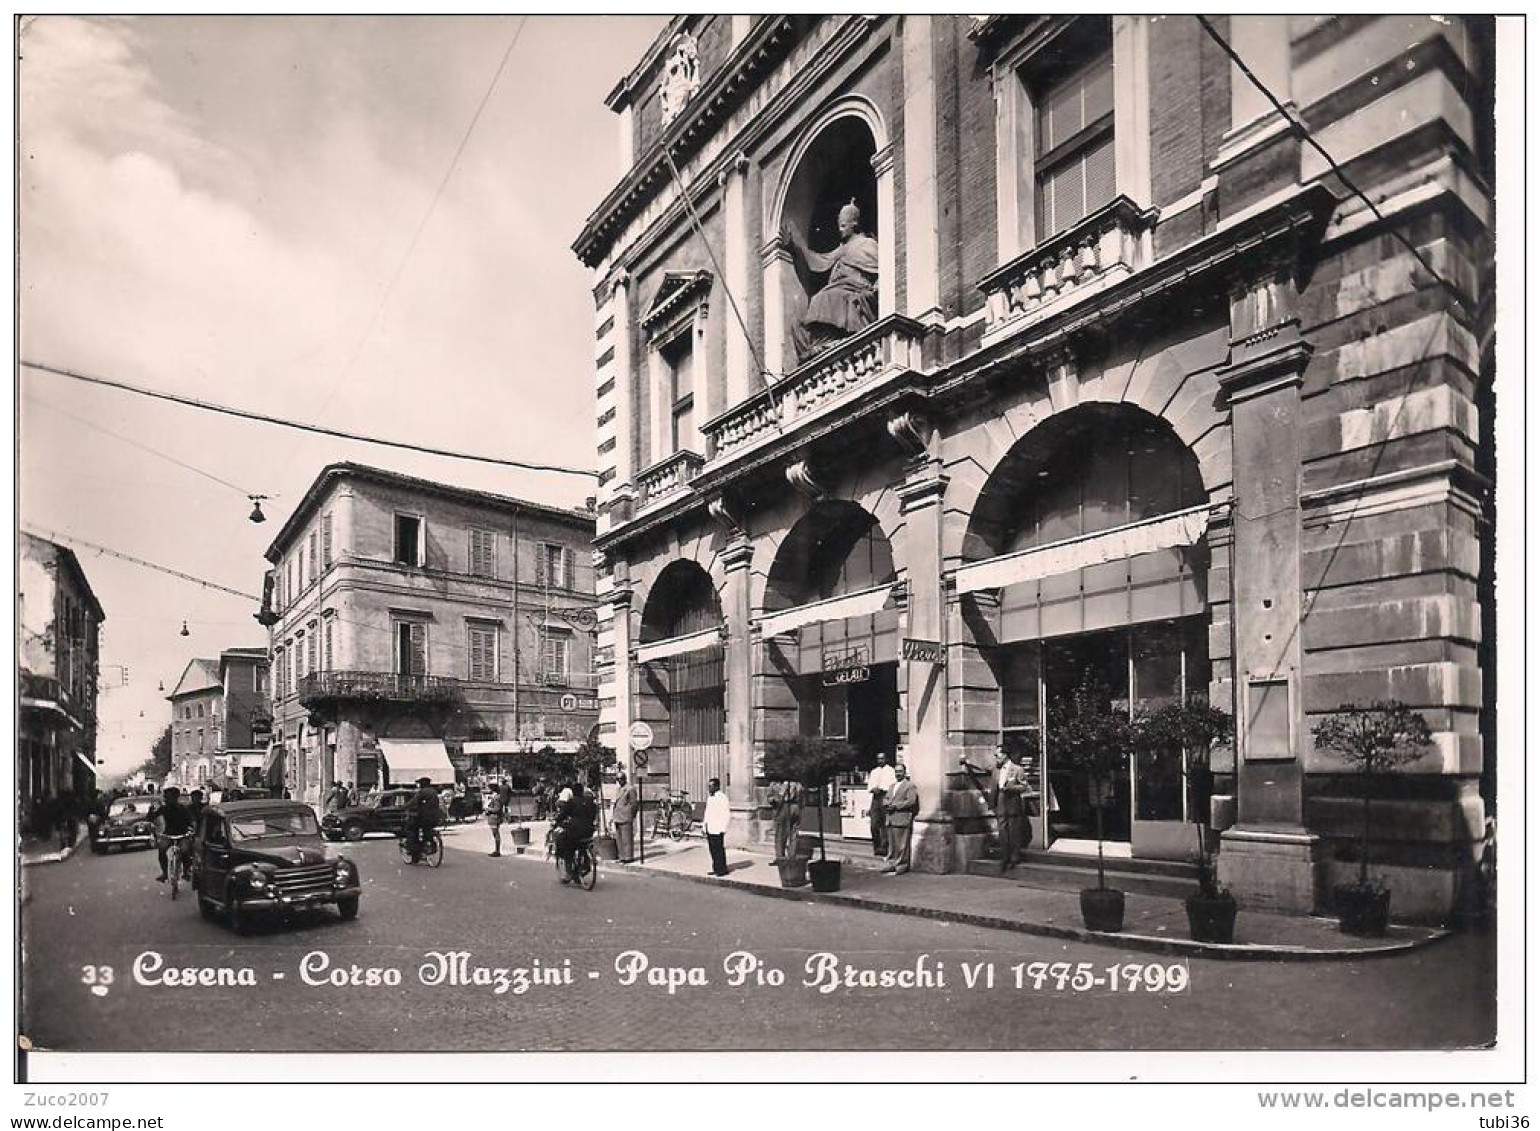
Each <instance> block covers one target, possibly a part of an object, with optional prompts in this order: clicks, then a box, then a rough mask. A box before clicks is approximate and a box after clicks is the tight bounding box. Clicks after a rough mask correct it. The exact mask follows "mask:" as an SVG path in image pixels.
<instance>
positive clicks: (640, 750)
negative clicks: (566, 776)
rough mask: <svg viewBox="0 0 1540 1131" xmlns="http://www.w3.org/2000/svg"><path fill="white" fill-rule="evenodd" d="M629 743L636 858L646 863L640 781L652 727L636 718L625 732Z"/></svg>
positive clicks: (645, 818)
mask: <svg viewBox="0 0 1540 1131" xmlns="http://www.w3.org/2000/svg"><path fill="white" fill-rule="evenodd" d="M626 737H627V739H628V740H629V742H630V744H631V765H632V768H633V772H634V773H635V774H636V816H637V829H636V831H637V834H638V835H637V838H636V848H637V854H638V855H637V859H638V861H639V862H640V863H642V864H645V863H647V811H646V809H645V808H644V806H643V805H642V781H643V775H644V774H645V772H646V766H647V761H648V759H647V751H648V750H649V749H650V748H651V746H652V728H651V727H650V726H648V725H647V724H646V723H644V722H642V720H640V719H638V720H637V721H636V722H634V723H632V724H631V730H630V731H629V732H628V734H627V736H626Z"/></svg>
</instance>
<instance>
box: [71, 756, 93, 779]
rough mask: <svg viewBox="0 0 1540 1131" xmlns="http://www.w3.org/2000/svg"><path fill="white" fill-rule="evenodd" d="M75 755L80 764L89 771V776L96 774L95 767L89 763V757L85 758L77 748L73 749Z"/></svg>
mask: <svg viewBox="0 0 1540 1131" xmlns="http://www.w3.org/2000/svg"><path fill="white" fill-rule="evenodd" d="M75 757H77V758H79V759H80V764H81V765H82V766H84V767H85V768H86V769H88V770H90V771H91V776H92V777H93V778H94V777H95V776H96V767H95V766H94V765H93V764H92V763H91V759H89V758H87V757H86V756H85V755H84V754H82V753H81V752H80V751H78V750H77V751H75Z"/></svg>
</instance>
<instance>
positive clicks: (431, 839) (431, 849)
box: [396, 829, 444, 868]
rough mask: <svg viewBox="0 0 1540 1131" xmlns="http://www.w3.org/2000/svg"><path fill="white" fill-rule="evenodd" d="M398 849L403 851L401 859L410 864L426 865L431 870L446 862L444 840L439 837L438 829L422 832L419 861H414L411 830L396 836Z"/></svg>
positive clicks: (403, 831) (405, 830) (404, 830)
mask: <svg viewBox="0 0 1540 1131" xmlns="http://www.w3.org/2000/svg"><path fill="white" fill-rule="evenodd" d="M396 847H397V848H399V849H400V850H401V859H403V860H405V861H406V862H407V863H408V864H426V865H428V867H430V868H437V867H438V866H439V865H440V864H442V863H443V862H444V838H443V837H441V836H439V835H438V830H437V829H424V830H423V832H422V845H421V847H420V848H419V849H418V853H417V859H416V860H413V859H412V833H411V830H410V829H403V830H402V831H401V832H400V833H399V834H397V836H396Z"/></svg>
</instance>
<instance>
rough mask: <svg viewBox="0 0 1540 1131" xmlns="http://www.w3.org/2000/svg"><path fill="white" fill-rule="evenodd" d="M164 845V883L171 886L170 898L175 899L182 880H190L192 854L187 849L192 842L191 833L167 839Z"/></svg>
mask: <svg viewBox="0 0 1540 1131" xmlns="http://www.w3.org/2000/svg"><path fill="white" fill-rule="evenodd" d="M167 840H168V843H167V845H166V882H167V883H168V884H170V885H171V898H172V899H176V893H177V889H178V888H179V887H181V886H182V880H183V879H187V880H188V881H189V882H190V881H191V879H192V874H191V869H192V854H191V852H190V851H189V847H190V845H191V842H192V833H191V832H185V833H183V834H182V835H181V836H174V837H168V838H167Z"/></svg>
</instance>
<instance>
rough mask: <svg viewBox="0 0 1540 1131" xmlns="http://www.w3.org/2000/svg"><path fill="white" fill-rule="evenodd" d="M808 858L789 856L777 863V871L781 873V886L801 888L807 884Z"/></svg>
mask: <svg viewBox="0 0 1540 1131" xmlns="http://www.w3.org/2000/svg"><path fill="white" fill-rule="evenodd" d="M807 864H808V860H807V857H806V856H789V857H787V858H786V859H784V860H777V861H776V862H775V867H776V869H777V870H778V871H779V872H780V873H781V886H782V887H783V888H800V887H804V886H805V885H806V884H807Z"/></svg>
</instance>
